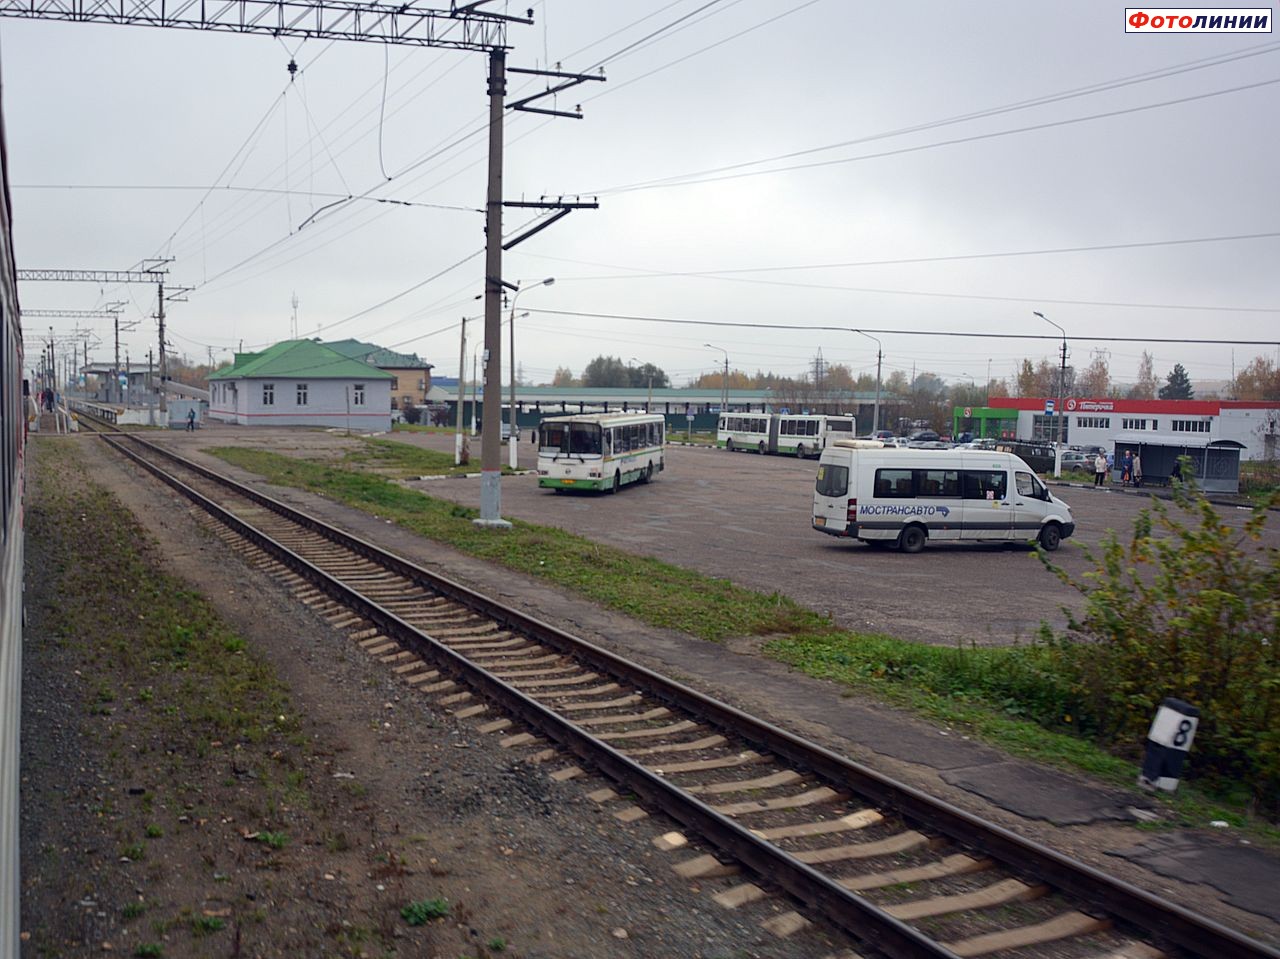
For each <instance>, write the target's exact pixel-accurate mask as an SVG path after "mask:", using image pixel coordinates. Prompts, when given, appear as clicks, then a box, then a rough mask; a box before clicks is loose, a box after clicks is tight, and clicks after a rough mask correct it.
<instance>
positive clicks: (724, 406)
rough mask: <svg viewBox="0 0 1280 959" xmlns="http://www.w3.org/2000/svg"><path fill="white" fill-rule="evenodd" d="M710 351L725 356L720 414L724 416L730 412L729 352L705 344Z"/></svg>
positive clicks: (720, 347) (721, 347)
mask: <svg viewBox="0 0 1280 959" xmlns="http://www.w3.org/2000/svg"><path fill="white" fill-rule="evenodd" d="M702 345H703V346H705V347H706V348H707V349H709V350H719V351H720V352H721V353H723V354H724V376H722V377H721V378H720V413H721V415H724V414H725V413H727V412H729V351H728V350H726V349H725V348H724V347H723V346H715V345H713V344H711V343H703V344H702Z"/></svg>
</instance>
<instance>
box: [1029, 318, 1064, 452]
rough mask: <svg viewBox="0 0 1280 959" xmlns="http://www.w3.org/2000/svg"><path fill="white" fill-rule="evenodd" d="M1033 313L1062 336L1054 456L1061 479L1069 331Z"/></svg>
mask: <svg viewBox="0 0 1280 959" xmlns="http://www.w3.org/2000/svg"><path fill="white" fill-rule="evenodd" d="M1031 312H1032V313H1034V314H1035V315H1036V316H1038V317H1040V319H1042V320H1044V321H1045V322H1046V323H1048V324H1049V325H1050V326H1052V327H1055V328H1056V329H1057V330H1058V332H1059V333H1061V334H1062V364H1061V366H1060V367H1059V369H1058V431H1057V437H1056V439H1057V444H1056V446H1055V447H1054V454H1053V475H1054V477H1061V476H1062V439H1063V436H1064V433H1063V425H1064V424H1063V420H1062V413H1063V409H1062V405H1063V403H1062V400H1063V397H1062V394H1063V393H1064V392H1065V391H1066V388H1067V331H1066V330H1064V329H1063V328H1062V327H1060V326H1058V324H1057V323H1054V322H1053V320H1051V319H1049V318H1048V317H1047V316H1045V315H1044V314H1043V313H1041V312H1040V311H1039V310H1032V311H1031Z"/></svg>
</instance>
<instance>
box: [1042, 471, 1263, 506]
mask: <svg viewBox="0 0 1280 959" xmlns="http://www.w3.org/2000/svg"><path fill="white" fill-rule="evenodd" d="M1045 483H1046V484H1048V485H1051V486H1060V487H1061V486H1064V487H1066V488H1067V489H1087V490H1101V491H1102V492H1104V493H1115V494H1117V495H1120V496H1154V497H1156V498H1157V499H1163V500H1171V499H1173V493H1172V492H1171V491H1170V490H1169V489H1168V488H1167V487H1161V486H1150V487H1148V486H1144V487H1140V488H1137V489H1135V488H1133V487H1129V486H1119V487H1116V486H1102V487H1098V486H1094V485H1093V484H1092V483H1071V482H1064V481H1062V480H1055V479H1047V480H1045ZM1205 499H1207V500H1208V501H1209V502H1210V503H1212V504H1213V505H1214V506H1234V507H1236V508H1237V509H1249V510H1251V509H1253V505H1254V504H1253V503H1250V502H1249V501H1248V500H1242V499H1223V498H1221V497H1215V496H1206V497H1205ZM1269 509H1271V510H1272V511H1273V512H1276V511H1280V507H1275V506H1272V507H1269Z"/></svg>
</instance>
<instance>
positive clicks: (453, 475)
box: [404, 470, 538, 483]
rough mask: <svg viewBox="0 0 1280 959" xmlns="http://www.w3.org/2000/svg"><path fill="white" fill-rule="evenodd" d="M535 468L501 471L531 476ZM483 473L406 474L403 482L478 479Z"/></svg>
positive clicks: (513, 474)
mask: <svg viewBox="0 0 1280 959" xmlns="http://www.w3.org/2000/svg"><path fill="white" fill-rule="evenodd" d="M537 472H538V471H537V470H516V471H515V472H512V473H503V474H502V475H503V476H533V475H536V474H537ZM483 475H484V474H483V473H435V474H432V475H431V476H406V477H405V478H404V482H406V483H418V482H426V481H428V480H451V479H479V478H480V477H481V476H483Z"/></svg>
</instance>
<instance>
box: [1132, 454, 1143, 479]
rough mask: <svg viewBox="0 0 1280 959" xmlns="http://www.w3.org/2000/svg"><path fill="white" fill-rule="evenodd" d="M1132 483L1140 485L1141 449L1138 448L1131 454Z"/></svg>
mask: <svg viewBox="0 0 1280 959" xmlns="http://www.w3.org/2000/svg"><path fill="white" fill-rule="evenodd" d="M1133 485H1134V486H1141V485H1142V451H1141V450H1139V451H1138V452H1137V453H1135V454H1134V456H1133Z"/></svg>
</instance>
